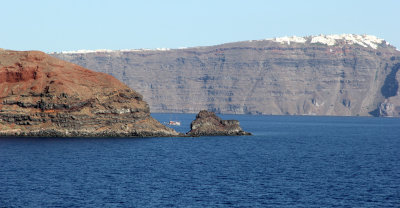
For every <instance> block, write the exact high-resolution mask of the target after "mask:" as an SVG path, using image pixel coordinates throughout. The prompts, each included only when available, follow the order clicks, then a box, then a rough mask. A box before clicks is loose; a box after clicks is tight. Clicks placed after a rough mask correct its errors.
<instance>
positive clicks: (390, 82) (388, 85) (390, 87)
mask: <svg viewBox="0 0 400 208" xmlns="http://www.w3.org/2000/svg"><path fill="white" fill-rule="evenodd" d="M399 70H400V63H397V64H395V65H394V66H393V67H392V69H391V71H390V73H389V74H388V75H387V76H386V78H385V82H384V83H383V86H382V88H381V93H382V95H383V96H384V97H385V98H386V99H387V98H390V97H393V96H396V95H397V91H398V90H399V82H398V81H397V79H396V74H397V72H398V71H399ZM369 114H370V115H372V116H375V117H378V116H380V110H379V107H378V108H376V109H375V110H373V111H371V112H369Z"/></svg>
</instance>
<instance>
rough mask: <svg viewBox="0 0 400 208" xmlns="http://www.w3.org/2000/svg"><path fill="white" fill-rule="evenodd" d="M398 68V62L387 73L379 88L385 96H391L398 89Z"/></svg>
mask: <svg viewBox="0 0 400 208" xmlns="http://www.w3.org/2000/svg"><path fill="white" fill-rule="evenodd" d="M399 69H400V63H397V64H395V65H394V66H393V67H392V71H391V72H390V73H389V74H388V75H387V77H386V79H385V82H384V83H383V86H382V88H381V93H382V95H383V96H385V98H389V97H393V96H395V95H396V94H397V90H399V82H398V81H397V80H396V74H397V71H399Z"/></svg>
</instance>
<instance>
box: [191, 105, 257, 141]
mask: <svg viewBox="0 0 400 208" xmlns="http://www.w3.org/2000/svg"><path fill="white" fill-rule="evenodd" d="M190 129H191V130H190V131H189V132H188V133H187V134H186V135H187V136H242V135H251V133H249V132H245V131H243V130H242V128H241V127H240V125H239V121H237V120H222V119H221V118H219V117H218V116H217V115H215V113H214V112H209V111H206V110H202V111H200V112H199V114H197V116H196V119H195V120H194V121H193V122H192V123H191V124H190Z"/></svg>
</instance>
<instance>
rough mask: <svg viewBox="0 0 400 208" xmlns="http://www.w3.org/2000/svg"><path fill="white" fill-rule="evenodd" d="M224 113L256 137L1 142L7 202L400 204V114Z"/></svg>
mask: <svg viewBox="0 0 400 208" xmlns="http://www.w3.org/2000/svg"><path fill="white" fill-rule="evenodd" d="M153 116H154V117H155V118H157V119H158V120H159V121H162V122H166V121H169V120H179V121H181V122H182V126H181V127H176V129H177V130H178V131H181V132H186V131H188V130H189V125H190V121H191V120H193V119H194V115H192V114H154V115H153ZM222 117H223V118H225V119H238V120H239V121H240V122H241V124H242V127H243V128H244V129H245V130H246V131H250V132H252V133H253V134H254V136H245V137H201V138H143V139H137V138H136V139H132V138H108V139H104V138H103V139H102V138H100V139H94V138H91V139H88V138H75V139H67V138H64V139H61V138H58V139H49V138H0V207H400V162H399V159H400V119H390V118H364V117H289V116H245V115H242V116H237V115H224V116H222Z"/></svg>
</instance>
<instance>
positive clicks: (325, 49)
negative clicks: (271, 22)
mask: <svg viewBox="0 0 400 208" xmlns="http://www.w3.org/2000/svg"><path fill="white" fill-rule="evenodd" d="M52 55H53V56H56V57H59V58H62V59H65V60H68V61H71V62H74V63H76V64H79V65H81V66H85V67H88V68H93V69H96V70H99V71H101V72H105V73H108V74H112V75H114V76H115V77H116V78H118V79H120V80H122V81H123V82H125V83H126V84H128V85H129V86H130V87H132V88H133V89H135V90H137V91H138V92H140V93H142V94H143V95H144V97H145V99H146V100H147V101H148V103H149V105H150V107H151V109H152V111H153V112H183V113H197V112H199V111H200V110H202V109H208V110H211V111H214V112H217V113H230V114H242V113H245V114H273V115H340V116H356V115H360V116H368V115H375V116H399V113H400V95H399V87H398V82H399V81H400V75H399V72H398V71H399V70H398V69H399V67H398V66H399V63H400V52H399V51H397V50H396V49H395V48H394V47H392V46H390V45H388V44H387V42H385V41H384V40H381V39H378V38H376V37H373V36H367V35H331V36H315V37H314V36H313V37H304V38H302V37H284V38H275V39H270V40H260V41H244V42H236V43H227V44H222V45H217V46H210V47H196V48H187V49H171V50H132V51H111V52H109V51H81V52H73V53H71V52H70V53H57V54H52Z"/></svg>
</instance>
